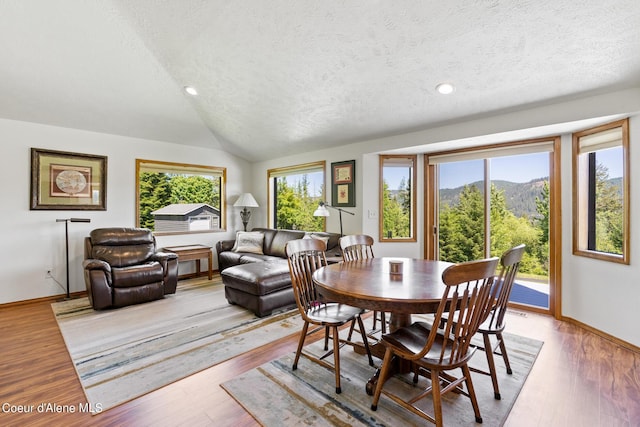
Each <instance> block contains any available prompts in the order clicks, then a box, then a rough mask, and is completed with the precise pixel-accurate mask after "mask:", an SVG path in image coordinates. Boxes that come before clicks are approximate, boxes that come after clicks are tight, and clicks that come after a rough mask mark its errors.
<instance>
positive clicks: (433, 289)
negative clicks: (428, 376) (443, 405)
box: [313, 258, 452, 395]
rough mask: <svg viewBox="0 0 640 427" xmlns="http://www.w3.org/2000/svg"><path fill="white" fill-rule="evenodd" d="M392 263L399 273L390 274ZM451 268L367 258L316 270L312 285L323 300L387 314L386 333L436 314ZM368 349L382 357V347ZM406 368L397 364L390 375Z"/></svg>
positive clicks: (370, 389) (372, 386) (409, 260)
mask: <svg viewBox="0 0 640 427" xmlns="http://www.w3.org/2000/svg"><path fill="white" fill-rule="evenodd" d="M394 262H395V263H398V262H400V263H401V267H400V272H399V273H392V263H394ZM450 265H452V264H451V263H449V262H443V261H433V260H426V259H413V258H370V259H363V260H357V261H346V262H340V263H337V264H330V265H327V266H326V267H322V268H319V269H318V270H316V271H315V272H314V273H313V281H314V283H315V284H316V287H317V289H318V292H319V293H320V294H321V295H322V296H323V298H324V299H325V300H328V301H335V302H339V303H343V304H348V305H352V306H355V307H361V308H365V309H369V310H378V311H385V312H388V313H390V321H389V329H390V330H391V331H394V330H396V329H398V328H401V327H403V326H408V325H410V324H411V315H412V314H418V313H435V312H436V311H437V309H438V305H439V304H440V300H441V299H442V295H443V294H444V292H445V286H444V283H443V282H442V272H443V271H444V270H445V269H446V268H447V267H449V266H450ZM370 347H371V353H372V354H373V355H374V356H376V357H378V358H380V359H382V358H383V357H384V352H385V348H384V345H382V344H381V343H379V342H378V343H375V344H373V345H371V346H370ZM358 352H359V353H360V352H361V351H358ZM409 368H410V366H408V365H406V364H403V363H401V362H398V363H396V365H395V367H394V369H392V370H391V372H390V375H393V374H394V373H395V372H407V371H408V369H409ZM379 374H380V371H379V370H378V371H377V372H376V374H375V375H374V376H373V377H372V378H371V379H369V381H368V383H367V386H366V392H367V394H369V395H372V394H373V390H375V384H376V383H377V381H378V380H379V379H378V376H379Z"/></svg>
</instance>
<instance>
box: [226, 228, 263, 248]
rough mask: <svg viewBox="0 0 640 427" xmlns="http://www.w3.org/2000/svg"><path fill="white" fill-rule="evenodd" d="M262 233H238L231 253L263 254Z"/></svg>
mask: <svg viewBox="0 0 640 427" xmlns="http://www.w3.org/2000/svg"><path fill="white" fill-rule="evenodd" d="M263 243H264V233H261V232H256V231H238V232H237V233H236V243H235V245H234V246H233V249H231V250H232V251H233V252H248V253H253V254H263V253H264V252H263V249H262V246H263Z"/></svg>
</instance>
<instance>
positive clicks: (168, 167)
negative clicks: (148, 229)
mask: <svg viewBox="0 0 640 427" xmlns="http://www.w3.org/2000/svg"><path fill="white" fill-rule="evenodd" d="M145 169H156V170H158V171H159V172H165V173H176V174H199V175H207V173H210V175H214V176H220V179H221V183H220V228H216V229H208V230H193V231H156V230H153V234H154V235H155V236H172V235H182V234H201V233H218V232H224V231H226V228H227V209H226V199H227V198H226V186H227V168H225V167H221V166H206V165H196V164H189V163H174V162H165V161H159V160H148V159H136V218H135V224H136V227H140V173H141V172H144V171H145Z"/></svg>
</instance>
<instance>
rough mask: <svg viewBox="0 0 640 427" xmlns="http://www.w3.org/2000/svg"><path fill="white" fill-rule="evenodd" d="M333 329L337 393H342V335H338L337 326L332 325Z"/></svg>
mask: <svg viewBox="0 0 640 427" xmlns="http://www.w3.org/2000/svg"><path fill="white" fill-rule="evenodd" d="M331 330H332V332H333V363H334V370H335V373H336V394H340V393H342V388H341V387H340V337H339V336H338V327H337V326H332V327H331Z"/></svg>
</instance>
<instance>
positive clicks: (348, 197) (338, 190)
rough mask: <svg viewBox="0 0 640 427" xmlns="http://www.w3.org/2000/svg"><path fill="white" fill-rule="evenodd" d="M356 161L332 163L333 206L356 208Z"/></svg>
mask: <svg viewBox="0 0 640 427" xmlns="http://www.w3.org/2000/svg"><path fill="white" fill-rule="evenodd" d="M355 173H356V161H355V160H348V161H345V162H336V163H331V205H332V206H335V207H347V208H353V207H355V206H356V185H355V183H356V178H355Z"/></svg>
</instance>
